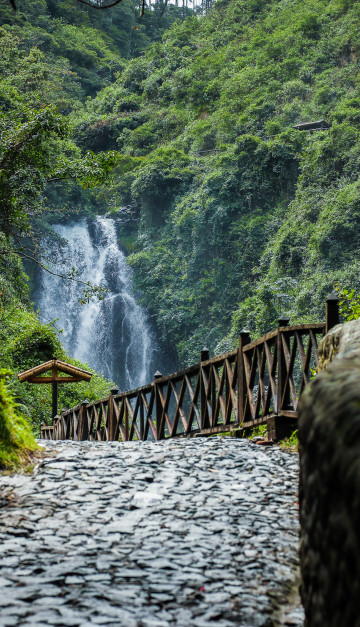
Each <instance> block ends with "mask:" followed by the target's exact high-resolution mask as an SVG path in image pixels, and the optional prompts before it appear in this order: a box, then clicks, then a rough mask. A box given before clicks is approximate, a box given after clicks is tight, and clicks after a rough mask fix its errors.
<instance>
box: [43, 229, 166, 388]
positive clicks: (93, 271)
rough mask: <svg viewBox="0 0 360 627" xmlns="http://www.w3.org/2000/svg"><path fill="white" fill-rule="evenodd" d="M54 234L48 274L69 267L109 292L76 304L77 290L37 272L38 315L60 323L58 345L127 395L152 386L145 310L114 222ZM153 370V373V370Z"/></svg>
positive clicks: (151, 354)
mask: <svg viewBox="0 0 360 627" xmlns="http://www.w3.org/2000/svg"><path fill="white" fill-rule="evenodd" d="M53 230H54V231H55V233H56V234H57V235H59V236H60V237H61V238H62V239H61V241H60V244H57V245H56V249H54V244H53V242H52V243H49V242H47V244H46V245H47V246H48V248H50V250H51V251H52V253H53V254H52V257H53V259H54V265H53V267H52V269H54V271H56V272H57V273H59V274H68V273H69V271H71V269H72V268H75V269H76V270H77V271H78V272H79V278H80V279H81V280H82V281H85V282H86V281H90V282H91V283H92V284H95V285H102V286H103V287H106V288H108V289H109V293H108V294H107V295H106V297H105V299H104V300H103V301H98V300H94V301H92V302H90V303H88V304H86V305H81V304H80V303H79V297H80V295H81V286H80V285H79V283H76V282H74V281H68V280H63V279H61V278H59V277H56V276H52V275H51V274H49V273H47V272H45V271H42V272H41V288H40V289H39V291H38V294H37V295H36V305H37V307H38V308H39V311H40V315H41V316H42V317H43V318H45V317H46V319H48V320H49V319H55V318H58V322H57V327H58V328H61V329H63V334H62V338H61V339H62V343H63V345H64V347H65V349H66V350H67V352H68V353H69V354H70V355H72V356H73V357H75V358H77V359H80V360H81V361H83V362H87V363H88V364H89V365H90V366H91V367H92V368H94V369H95V370H97V371H98V372H101V373H102V374H103V375H105V376H106V377H108V378H109V379H112V380H114V381H116V383H117V384H118V385H119V386H120V389H122V390H128V389H132V388H135V387H138V386H140V385H144V384H145V383H147V382H149V381H151V379H152V375H153V370H152V368H153V367H154V366H153V364H152V362H153V359H154V353H155V347H154V338H153V337H152V333H151V331H150V328H149V324H148V321H147V316H146V313H145V311H144V310H143V309H142V307H140V306H139V305H138V304H137V303H136V301H135V298H134V294H133V290H132V283H131V271H130V269H129V266H128V265H127V264H126V261H125V256H124V253H123V252H122V251H121V250H120V248H119V246H118V242H117V236H116V228H115V223H114V220H112V219H111V218H104V217H100V216H98V217H96V218H95V219H94V220H91V221H90V220H86V219H82V220H80V221H78V222H72V223H70V224H67V225H55V226H54V227H53ZM155 369H156V368H155Z"/></svg>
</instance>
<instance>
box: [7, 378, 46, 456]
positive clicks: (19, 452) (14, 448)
mask: <svg viewBox="0 0 360 627" xmlns="http://www.w3.org/2000/svg"><path fill="white" fill-rule="evenodd" d="M7 376H8V372H7V371H6V370H4V369H2V370H0V469H2V468H8V469H15V468H17V467H18V466H20V465H24V464H26V462H29V461H30V457H29V456H30V454H31V453H32V452H34V451H35V450H36V449H37V444H36V442H35V440H34V437H33V435H32V433H31V428H30V424H29V422H27V421H26V419H25V418H24V417H23V416H22V415H21V413H19V409H18V407H17V406H16V404H15V403H14V400H13V398H12V396H11V395H10V393H9V391H8V389H7V386H6V377H7Z"/></svg>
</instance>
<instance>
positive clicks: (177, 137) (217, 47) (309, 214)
mask: <svg viewBox="0 0 360 627" xmlns="http://www.w3.org/2000/svg"><path fill="white" fill-rule="evenodd" d="M359 18H360V3H359V2H355V3H353V2H348V1H347V0H332V1H331V2H327V1H325V0H280V1H279V0H233V1H230V2H225V1H223V0H218V2H217V3H216V5H215V8H214V9H213V10H212V12H210V14H209V15H208V16H206V17H205V18H202V19H198V18H196V17H193V18H189V19H188V20H186V21H185V22H183V23H181V24H175V25H174V26H173V27H172V28H171V29H170V30H169V31H167V32H166V34H165V35H164V37H163V41H162V43H156V44H154V45H153V46H152V47H151V48H150V49H149V50H148V51H146V53H145V55H144V57H142V58H139V59H134V60H133V61H131V62H130V63H129V64H128V65H127V67H126V68H125V69H124V71H123V72H122V74H121V76H120V77H119V78H118V79H117V81H116V82H115V83H114V84H113V85H111V86H109V87H107V88H105V89H104V90H102V91H101V92H100V93H99V94H98V95H97V97H96V98H95V99H93V100H92V101H88V103H87V104H86V106H85V107H84V109H83V111H82V112H78V113H77V118H76V122H75V125H76V133H77V137H78V141H79V143H80V144H81V145H82V146H83V147H85V148H93V149H101V150H104V149H106V148H107V147H109V148H110V147H111V148H115V147H117V149H118V150H119V151H120V153H121V154H122V155H123V158H122V161H121V163H122V166H121V168H120V169H119V176H118V180H117V181H116V182H115V183H114V184H113V186H112V188H111V189H110V188H107V190H106V193H104V194H103V195H100V197H99V198H101V202H102V203H104V204H105V205H106V207H107V209H108V210H112V211H120V212H121V206H122V205H124V204H126V205H130V206H131V207H132V212H133V213H134V212H135V213H136V214H137V217H138V227H137V241H136V250H135V252H133V254H132V255H131V256H130V257H129V262H130V263H131V264H132V266H133V267H134V269H135V276H136V279H137V283H138V286H139V287H140V288H141V291H142V294H143V301H144V304H145V305H146V306H147V308H148V309H149V310H150V311H151V312H152V313H153V315H154V317H155V318H156V320H157V323H158V326H159V328H160V330H161V333H162V337H163V339H164V340H165V341H167V342H170V343H171V344H172V345H175V346H176V348H177V352H178V355H179V358H180V362H181V363H183V362H184V361H192V360H193V359H194V358H195V357H196V356H197V355H198V353H199V351H200V350H201V348H202V346H203V345H204V344H206V345H208V346H209V347H210V348H211V349H213V350H214V349H216V350H217V351H220V350H223V349H224V348H227V347H230V346H233V345H234V344H235V343H236V338H237V335H238V332H239V331H240V329H241V328H243V327H249V328H250V330H251V331H252V333H258V334H259V333H262V332H264V331H265V330H267V329H269V328H270V327H272V326H273V325H274V324H276V319H277V317H278V316H279V315H280V314H281V313H288V314H290V315H291V319H292V321H293V322H295V321H305V320H314V319H318V318H319V317H320V315H322V307H323V300H324V298H325V296H326V295H327V294H328V293H329V292H330V291H332V287H333V284H334V281H336V280H338V281H340V282H341V283H342V284H344V285H347V284H351V285H353V286H355V287H356V288H359V287H360V281H359V273H358V258H359V252H360V251H359V248H360V231H359V220H360V207H359V200H360V196H359V157H360V148H359V141H358V140H359V121H360V109H359V107H360V90H359V88H360V85H359V76H360V75H359V46H360V44H359V42H360V37H359V35H360V33H359V30H360V19H359ZM321 118H324V119H325V120H326V122H327V123H329V124H330V125H331V128H330V129H329V130H324V131H318V132H314V133H313V134H310V133H307V132H302V131H299V130H296V129H294V128H293V126H294V125H295V124H297V123H299V122H305V121H313V120H318V119H321Z"/></svg>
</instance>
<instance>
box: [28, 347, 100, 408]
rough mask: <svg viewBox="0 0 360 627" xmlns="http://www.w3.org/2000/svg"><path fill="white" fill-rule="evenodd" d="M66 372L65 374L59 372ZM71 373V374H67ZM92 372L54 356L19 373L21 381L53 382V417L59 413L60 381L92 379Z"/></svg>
mask: <svg viewBox="0 0 360 627" xmlns="http://www.w3.org/2000/svg"><path fill="white" fill-rule="evenodd" d="M49 371H51V376H42V375H44V373H45V372H49ZM59 373H64V375H65V376H63V375H61V374H59ZM66 375H70V376H66ZM91 377H92V374H91V372H87V371H86V370H82V369H81V368H77V367H76V366H72V365H71V364H67V363H66V362H65V361H60V360H59V359H56V357H53V359H51V360H50V361H45V362H44V363H43V364H40V365H39V366H35V367H34V368H30V370H26V371H25V372H21V373H20V374H18V379H19V381H20V383H25V381H27V382H28V383H48V384H50V383H51V386H52V417H53V418H55V416H57V413H58V383H74V382H75V381H90V379H91Z"/></svg>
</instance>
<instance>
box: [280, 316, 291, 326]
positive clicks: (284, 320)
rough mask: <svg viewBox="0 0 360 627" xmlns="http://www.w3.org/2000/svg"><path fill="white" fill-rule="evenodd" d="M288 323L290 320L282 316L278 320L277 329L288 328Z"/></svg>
mask: <svg viewBox="0 0 360 627" xmlns="http://www.w3.org/2000/svg"><path fill="white" fill-rule="evenodd" d="M289 322H290V318H289V317H288V316H285V315H284V314H282V315H281V316H280V318H279V320H278V325H279V327H288V326H289Z"/></svg>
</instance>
